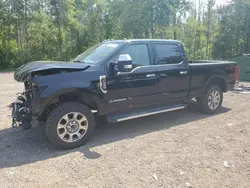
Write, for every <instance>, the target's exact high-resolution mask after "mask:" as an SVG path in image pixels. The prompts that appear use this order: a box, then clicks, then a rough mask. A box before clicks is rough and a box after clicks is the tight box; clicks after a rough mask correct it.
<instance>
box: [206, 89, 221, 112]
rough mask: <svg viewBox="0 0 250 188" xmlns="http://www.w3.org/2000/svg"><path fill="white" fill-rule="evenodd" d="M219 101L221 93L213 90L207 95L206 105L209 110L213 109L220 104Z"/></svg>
mask: <svg viewBox="0 0 250 188" xmlns="http://www.w3.org/2000/svg"><path fill="white" fill-rule="evenodd" d="M220 101H221V95H220V92H219V91H217V90H213V91H212V92H211V93H210V94H209V95H208V107H209V108H210V110H215V109H216V108H218V106H219V105H220Z"/></svg>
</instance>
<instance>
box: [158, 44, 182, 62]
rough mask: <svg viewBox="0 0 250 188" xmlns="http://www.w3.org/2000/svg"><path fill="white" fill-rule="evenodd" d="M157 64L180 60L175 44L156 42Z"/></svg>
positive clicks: (178, 50) (179, 53)
mask: <svg viewBox="0 0 250 188" xmlns="http://www.w3.org/2000/svg"><path fill="white" fill-rule="evenodd" d="M155 47H156V53H157V57H158V60H157V64H177V63H180V62H181V61H182V56H181V52H180V49H179V48H178V46H177V45H175V44H156V45H155Z"/></svg>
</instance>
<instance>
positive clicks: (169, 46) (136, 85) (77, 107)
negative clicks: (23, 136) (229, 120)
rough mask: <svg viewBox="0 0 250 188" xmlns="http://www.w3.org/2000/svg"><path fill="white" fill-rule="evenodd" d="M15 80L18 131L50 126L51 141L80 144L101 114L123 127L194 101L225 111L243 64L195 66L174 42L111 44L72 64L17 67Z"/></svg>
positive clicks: (68, 145) (211, 109)
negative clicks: (17, 83) (20, 84)
mask: <svg viewBox="0 0 250 188" xmlns="http://www.w3.org/2000/svg"><path fill="white" fill-rule="evenodd" d="M14 78H15V79H16V80H17V81H20V82H24V87H25V90H24V92H23V93H21V94H18V96H17V100H16V101H15V102H14V103H12V104H11V107H12V119H13V126H18V125H21V126H23V128H24V129H27V128H30V127H31V122H33V121H34V120H37V121H44V122H45V130H46V134H47V137H48V139H49V140H50V141H51V143H52V144H53V145H54V146H56V147H58V148H62V149H69V148H75V147H78V146H81V145H82V144H84V143H85V142H86V141H87V140H88V139H89V138H90V136H91V135H92V133H93V132H94V129H95V117H98V116H102V117H106V120H107V121H108V122H120V121H125V120H129V119H134V118H139V117H144V116H148V115H153V114H158V113H163V112H168V111H173V110H178V109H183V108H185V107H186V106H187V105H186V101H187V100H189V99H192V98H195V99H196V100H197V101H198V103H199V104H200V107H201V109H202V110H203V111H204V112H206V113H215V112H216V111H217V110H218V108H220V107H221V104H222V101H223V93H224V92H227V91H229V90H233V89H234V88H235V87H236V85H237V83H238V65H237V64H235V63H232V62H226V61H193V62H189V61H188V59H187V56H186V54H185V51H184V48H183V45H182V43H181V42H179V41H174V40H117V41H105V42H102V43H100V44H97V45H95V46H94V47H92V48H90V49H89V50H87V51H85V52H84V53H82V54H81V55H79V56H78V57H77V58H75V59H74V60H73V61H71V62H52V61H50V62H45V61H40V62H39V61H37V62H31V63H28V64H25V65H23V66H21V67H19V68H18V69H17V70H16V72H15V74H14Z"/></svg>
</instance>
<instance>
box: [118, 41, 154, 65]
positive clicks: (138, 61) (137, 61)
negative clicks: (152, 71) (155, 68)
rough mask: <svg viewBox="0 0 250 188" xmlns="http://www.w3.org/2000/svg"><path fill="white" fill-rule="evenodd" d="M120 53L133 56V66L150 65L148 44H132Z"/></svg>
mask: <svg viewBox="0 0 250 188" xmlns="http://www.w3.org/2000/svg"><path fill="white" fill-rule="evenodd" d="M120 54H129V55H130V56H131V58H132V63H133V67H138V66H147V65H150V60H149V53H148V46H147V44H132V45H130V46H127V47H126V48H125V49H123V50H122V52H120ZM118 57H119V55H118ZM118 57H117V59H118Z"/></svg>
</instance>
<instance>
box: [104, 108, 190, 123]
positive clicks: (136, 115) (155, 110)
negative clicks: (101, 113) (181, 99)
mask: <svg viewBox="0 0 250 188" xmlns="http://www.w3.org/2000/svg"><path fill="white" fill-rule="evenodd" d="M186 107H187V105H186V104H178V105H172V106H167V107H158V108H153V109H147V110H145V109H144V110H142V111H139V112H138V111H136V112H133V113H131V112H130V113H127V114H119V115H115V116H107V120H108V122H110V123H117V122H121V121H126V120H130V119H136V118H140V117H145V116H151V115H155V114H160V113H164V112H170V111H175V110H180V109H184V108H186Z"/></svg>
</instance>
